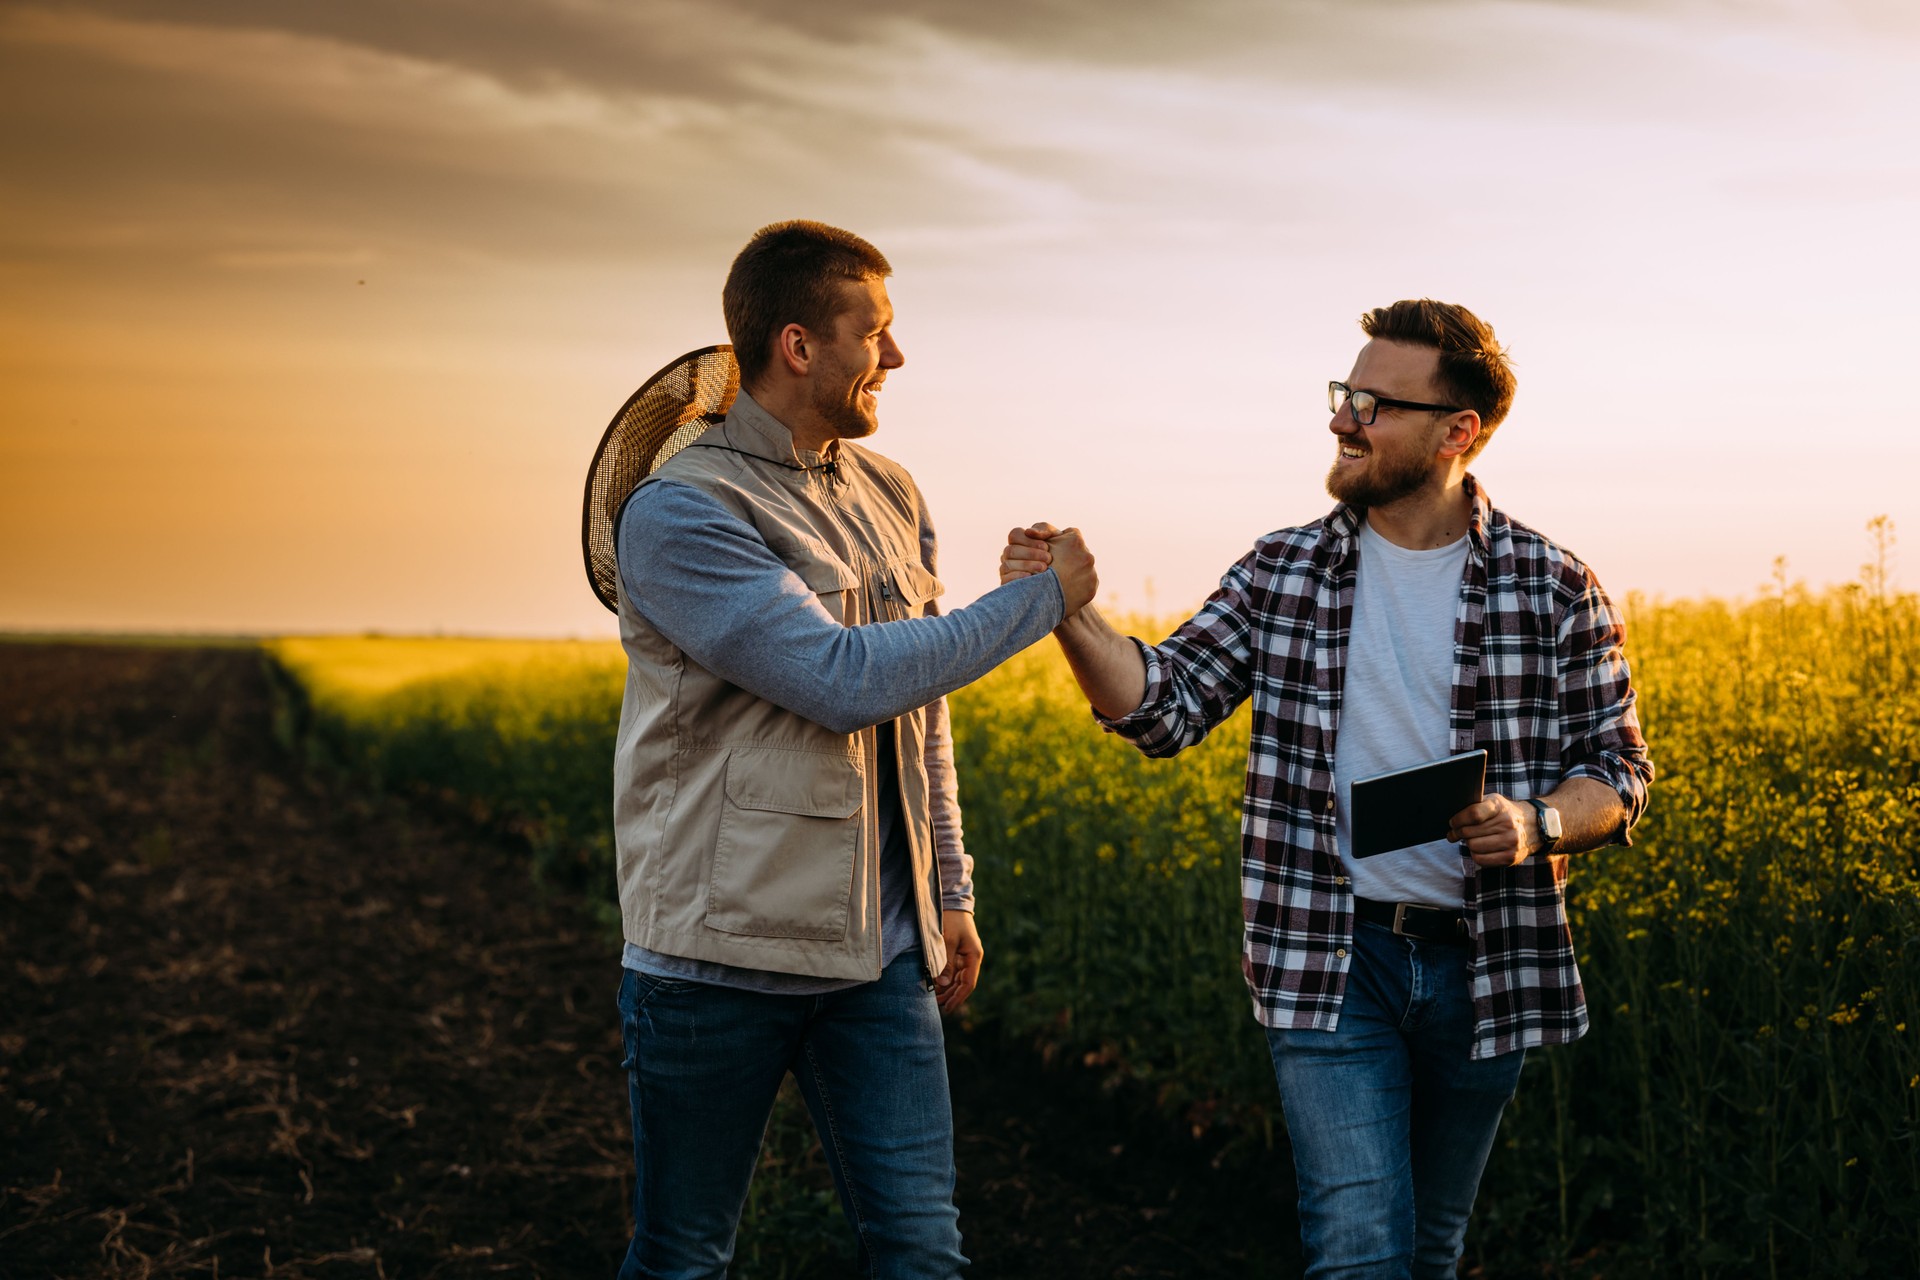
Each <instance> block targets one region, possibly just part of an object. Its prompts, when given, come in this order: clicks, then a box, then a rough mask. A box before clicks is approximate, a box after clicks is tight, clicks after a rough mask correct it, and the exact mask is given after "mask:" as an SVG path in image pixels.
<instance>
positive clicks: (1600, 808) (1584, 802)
mask: <svg viewBox="0 0 1920 1280" xmlns="http://www.w3.org/2000/svg"><path fill="white" fill-rule="evenodd" d="M1540 798H1541V799H1542V800H1545V801H1546V802H1547V803H1548V804H1550V805H1552V806H1553V807H1554V808H1555V809H1558V810H1559V811H1560V845H1559V847H1558V848H1556V849H1555V850H1554V852H1555V853H1585V852H1586V851H1587V850H1589V849H1599V848H1602V847H1603V846H1606V845H1610V844H1612V843H1613V842H1614V838H1615V836H1616V835H1617V834H1618V832H1619V830H1620V826H1621V824H1622V823H1624V822H1625V821H1626V820H1627V806H1626V805H1625V804H1623V803H1622V802H1621V800H1620V793H1619V792H1617V791H1615V790H1614V789H1613V788H1612V787H1610V786H1608V785H1607V784H1606V783H1604V782H1601V781H1600V780H1599V779H1598V778H1568V779H1567V780H1566V781H1565V782H1562V783H1561V784H1560V785H1559V786H1557V787H1555V788H1554V789H1553V790H1552V791H1551V792H1549V793H1548V794H1546V795H1544V796H1542V797H1540Z"/></svg>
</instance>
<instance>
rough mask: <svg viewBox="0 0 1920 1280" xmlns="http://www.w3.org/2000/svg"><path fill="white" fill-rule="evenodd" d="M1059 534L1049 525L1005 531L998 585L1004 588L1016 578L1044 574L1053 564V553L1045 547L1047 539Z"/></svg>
mask: <svg viewBox="0 0 1920 1280" xmlns="http://www.w3.org/2000/svg"><path fill="white" fill-rule="evenodd" d="M1059 532H1060V531H1059V530H1058V529H1056V528H1054V527H1053V526H1052V525H1050V524H1036V525H1034V526H1033V527H1031V528H1028V529H1009V530H1007V545H1006V546H1005V547H1004V548H1003V549H1002V550H1001V552H1000V585H1001V586H1003V587H1004V586H1006V585H1007V584H1008V583H1009V582H1012V581H1014V580H1015V579H1016V578H1030V577H1032V576H1033V575H1034V574H1036V573H1045V572H1046V571H1047V567H1048V566H1049V565H1051V564H1052V563H1053V551H1052V549H1051V548H1050V547H1048V546H1047V539H1048V538H1051V537H1053V536H1054V535H1056V534H1058V533H1059Z"/></svg>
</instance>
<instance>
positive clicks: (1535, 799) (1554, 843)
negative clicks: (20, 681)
mask: <svg viewBox="0 0 1920 1280" xmlns="http://www.w3.org/2000/svg"><path fill="white" fill-rule="evenodd" d="M1527 803H1528V804H1530V805H1532V806H1533V826H1534V830H1536V831H1538V832H1539V833H1540V852H1541V853H1552V852H1553V851H1554V850H1555V849H1557V848H1559V847H1560V837H1559V836H1556V835H1549V834H1548V833H1547V813H1548V809H1547V802H1546V801H1545V800H1542V799H1541V798H1540V797H1539V796H1528V797H1527Z"/></svg>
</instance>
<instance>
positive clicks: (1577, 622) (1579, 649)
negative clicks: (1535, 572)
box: [1555, 562, 1653, 844]
mask: <svg viewBox="0 0 1920 1280" xmlns="http://www.w3.org/2000/svg"><path fill="white" fill-rule="evenodd" d="M1567 568H1568V569H1569V570H1571V572H1570V573H1569V574H1568V575H1567V576H1566V577H1565V578H1563V579H1562V581H1563V582H1565V583H1566V584H1567V585H1568V586H1570V587H1571V588H1572V589H1573V591H1574V595H1573V599H1572V601H1571V602H1570V603H1569V604H1568V605H1567V607H1566V609H1565V611H1564V612H1563V614H1562V615H1561V619H1560V626H1559V629H1558V634H1557V636H1556V639H1555V643H1556V645H1557V647H1558V650H1559V653H1558V657H1559V670H1560V760H1561V767H1562V773H1561V779H1562V780H1563V781H1564V780H1566V779H1568V778H1592V779H1594V780H1596V781H1598V782H1604V783H1606V784H1607V785H1608V786H1609V787H1612V788H1613V789H1614V791H1615V792H1616V793H1618V794H1619V796H1620V802H1621V804H1623V805H1624V806H1625V807H1626V816H1625V817H1624V818H1623V819H1622V820H1621V823H1620V828H1619V830H1618V831H1616V832H1615V833H1614V835H1613V843H1615V844H1631V843H1632V840H1631V838H1630V837H1629V835H1628V832H1629V830H1630V829H1631V828H1632V826H1633V824H1634V823H1635V822H1637V821H1639V819H1640V815H1641V813H1643V812H1644V811H1645V810H1646V807H1647V786H1648V784H1650V783H1651V782H1652V781H1653V761H1652V760H1651V759H1650V758H1649V756H1648V754H1647V742H1646V739H1645V738H1644V737H1642V736H1641V733H1640V717H1639V714H1638V712H1637V711H1636V710H1635V703H1636V701H1637V698H1636V695H1635V694H1634V691H1633V680H1632V672H1631V671H1630V670H1629V668H1628V666H1627V655H1626V647H1625V646H1626V635H1627V628H1626V623H1625V621H1624V620H1623V619H1622V618H1621V616H1620V612H1619V610H1618V609H1616V608H1615V607H1614V604H1613V601H1611V600H1609V599H1608V598H1607V593H1606V592H1605V591H1604V590H1602V589H1601V586H1600V582H1599V580H1598V579H1597V578H1595V577H1594V576H1593V572H1592V571H1591V570H1589V569H1587V568H1586V567H1585V566H1584V565H1581V564H1579V563H1578V562H1573V563H1571V564H1569V565H1568V566H1567Z"/></svg>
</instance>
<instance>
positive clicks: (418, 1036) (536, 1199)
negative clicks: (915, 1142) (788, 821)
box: [0, 644, 1296, 1280]
mask: <svg viewBox="0 0 1920 1280" xmlns="http://www.w3.org/2000/svg"><path fill="white" fill-rule="evenodd" d="M271 719H272V701H271V696H270V692H269V686H268V684H267V681H266V679H265V677H264V674H263V668H262V660H261V658H260V655H259V654H258V653H257V652H255V651H253V650H251V649H247V648H193V647H133V646H124V647H123V646H107V645H74V644H4V645H0V956H4V958H5V971H4V978H5V980H4V981H3V982H0V1275H4V1276H8V1277H16V1276H17V1277H35V1278H36V1280H37V1278H39V1277H81V1276H86V1277H167V1276H189V1275H191V1276H221V1275H226V1276H256V1275H258V1276H278V1277H287V1278H289V1280H292V1278H298V1277H349V1276H352V1277H377V1278H385V1280H400V1278H401V1277H425V1276H439V1277H466V1276H482V1275H485V1276H497V1275H511V1276H555V1277H571V1276H605V1275H610V1274H611V1273H612V1272H613V1270H614V1268H615V1266H616V1264H617V1260H618V1257H619V1255H620V1253H621V1250H622V1249H623V1248H624V1244H625V1233H626V1229H627V1215H626V1194H627V1191H626V1179H627V1177H628V1175H629V1170H630V1159H629V1154H628V1150H627V1142H628V1134H627V1117H626V1104H625V1091H624V1081H623V1078H622V1074H621V1070H620V1049H619V1036H618V1028H617V1023H616V1016H615V1013H614V1004H613V1000H614V990H615V986H616V984H617V978H618V974H617V971H616V969H615V967H614V965H615V955H616V951H617V944H616V941H615V940H613V939H611V938H609V937H608V936H607V935H606V934H605V933H604V932H603V930H602V929H601V928H600V927H599V926H597V925H595V924H593V923H592V922H591V917H590V915H589V913H588V912H587V911H585V910H584V909H583V904H582V903H580V902H578V901H574V900H571V899H568V898H566V897H564V896H561V895H552V894H542V893H540V892H538V891H536V889H535V887H534V886H533V884H532V883H531V880H530V878H529V875H528V872H527V869H526V861H525V857H524V854H523V853H521V852H520V851H518V850H516V849H515V848H514V847H513V846H512V844H511V842H510V841H508V840H506V839H504V838H502V837H498V836H495V835H492V834H489V833H486V832H483V831H480V830H478V829H476V828H475V827H473V825H472V824H470V823H467V822H464V821H462V820H460V819H459V818H458V817H455V816H449V815H447V814H443V813H437V812H432V811H429V810H428V809H425V808H423V807H421V806H419V805H417V804H412V803H409V802H405V801H402V800H398V799H394V798H374V797H371V796H367V795H364V794H361V793H359V792H357V791H355V790H354V789H353V788H351V787H350V786H347V785H346V784H344V783H342V782H340V781H338V780H334V779H328V778H324V777H319V776H315V775H312V774H309V773H306V772H304V771H302V770H301V769H300V768H298V767H297V766H296V765H295V764H294V763H293V762H292V760H291V759H290V758H289V756H288V754H287V753H286V752H285V751H284V750H282V749H281V748H280V747H279V746H278V745H277V744H276V742H275V741H274V738H273V734H272V732H271ZM988 944H989V961H988V965H989V967H988V973H987V980H988V981H991V932H990V931H989V932H988ZM951 1055H952V1063H953V1069H954V1077H955V1105H956V1113H957V1114H956V1121H957V1126H958V1132H959V1134H960V1139H961V1142H960V1205H961V1211H962V1215H963V1216H962V1227H963V1229H964V1230H965V1231H966V1233H967V1245H968V1252H969V1253H970V1254H971V1255H972V1256H973V1257H974V1259H975V1263H976V1265H975V1267H974V1269H973V1274H975V1275H979V1276H987V1277H997V1276H1009V1277H1040V1276H1046V1277H1048V1278H1049V1280H1069V1278H1070V1277H1078V1276H1086V1277H1110V1276H1141V1277H1175V1276H1180V1277H1206V1276H1243V1275H1253V1274H1258V1275H1270V1276H1271V1275H1285V1274H1290V1273H1292V1272H1293V1271H1294V1270H1295V1268H1296V1264H1295V1263H1294V1261H1293V1258H1294V1250H1295V1246H1294V1235H1295V1226H1294V1221H1293V1215H1292V1209H1291V1200H1292V1188H1291V1186H1290V1184H1287V1183H1286V1182H1285V1179H1284V1170H1279V1169H1276V1170H1275V1176H1274V1179H1273V1182H1272V1185H1266V1184H1265V1183H1264V1182H1262V1181H1261V1180H1258V1179H1255V1180H1253V1183H1254V1184H1255V1185H1250V1182H1249V1180H1248V1179H1247V1178H1245V1177H1244V1176H1236V1175H1234V1174H1232V1173H1230V1172H1229V1173H1221V1172H1218V1171H1215V1170H1213V1169H1212V1168H1211V1167H1210V1166H1209V1165H1208V1164H1207V1163H1206V1162H1205V1160H1204V1159H1202V1158H1201V1157H1200V1154H1199V1153H1197V1152H1195V1151H1193V1150H1191V1149H1188V1148H1186V1147H1184V1146H1183V1145H1182V1143H1181V1142H1180V1140H1179V1139H1178V1138H1177V1137H1176V1136H1173V1135H1168V1134H1157V1135H1156V1134H1151V1133H1149V1134H1145V1135H1143V1134H1142V1133H1141V1132H1140V1131H1139V1128H1138V1126H1137V1125H1136V1126H1129V1125H1128V1123H1127V1122H1126V1120H1125V1117H1124V1115H1123V1114H1122V1112H1123V1110H1124V1108H1122V1107H1121V1106H1120V1105H1118V1104H1115V1103H1110V1102H1108V1101H1105V1100H1103V1099H1102V1098H1101V1097H1099V1096H1098V1095H1097V1094H1094V1093H1093V1092H1092V1091H1090V1090H1089V1089H1088V1088H1087V1087H1086V1086H1085V1084H1084V1082H1082V1081H1080V1080H1077V1079H1076V1078H1074V1077H1073V1076H1071V1075H1063V1074H1061V1073H1060V1072H1058V1071H1042V1070H1040V1069H1039V1068H1038V1067H1037V1066H1036V1065H1035V1064H1034V1063H1033V1062H1032V1061H1031V1060H1030V1059H1029V1058H1028V1057H1027V1056H1025V1055H1022V1054H1021V1053H1019V1052H1017V1051H1015V1050H1012V1049H1008V1048H1006V1047H1004V1046H1002V1045H1000V1044H999V1043H998V1041H997V1040H996V1039H995V1038H994V1037H993V1036H992V1035H991V1034H990V1033H988V1032H986V1031H975V1032H974V1033H972V1034H966V1033H957V1034H955V1036H954V1037H953V1043H952V1048H951ZM1280 1163H1282V1164H1283V1163H1284V1156H1283V1155H1282V1156H1281V1157H1280ZM789 1274H793V1275H798V1274H800V1273H789Z"/></svg>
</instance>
